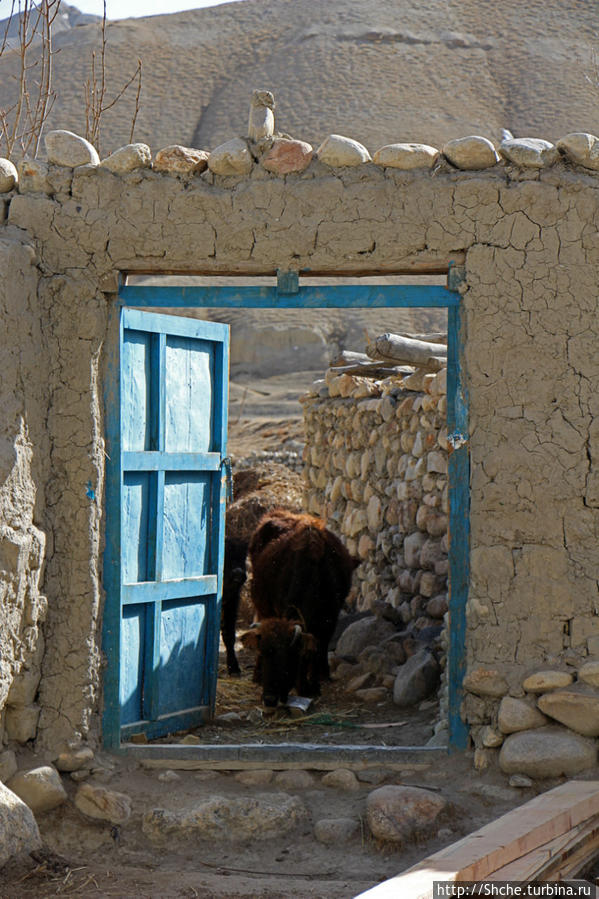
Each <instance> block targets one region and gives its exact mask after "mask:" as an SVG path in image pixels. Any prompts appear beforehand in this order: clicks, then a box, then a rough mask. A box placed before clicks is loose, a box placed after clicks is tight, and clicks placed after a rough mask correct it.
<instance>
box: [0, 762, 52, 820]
mask: <svg viewBox="0 0 599 899" xmlns="http://www.w3.org/2000/svg"><path fill="white" fill-rule="evenodd" d="M7 786H8V787H9V789H11V790H12V791H13V793H16V794H17V796H18V797H19V798H20V799H22V800H23V802H25V803H27V805H28V806H29V808H30V809H31V811H32V812H33V813H34V814H36V815H37V814H38V813H39V812H48V811H50V809H53V808H56V807H57V806H59V805H62V803H63V802H65V801H66V799H67V794H66V791H65V788H64V787H63V785H62V780H61V779H60V775H59V773H58V771H56V769H55V768H52V767H51V766H50V765H42V766H41V767H40V768H32V769H31V771H18V772H17V773H16V774H15V775H14V776H13V777H11V779H10V780H9V782H8V784H7Z"/></svg>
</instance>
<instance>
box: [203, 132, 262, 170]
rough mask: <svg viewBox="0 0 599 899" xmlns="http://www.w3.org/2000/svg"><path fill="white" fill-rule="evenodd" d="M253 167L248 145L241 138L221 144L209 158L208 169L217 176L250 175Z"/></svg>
mask: <svg viewBox="0 0 599 899" xmlns="http://www.w3.org/2000/svg"><path fill="white" fill-rule="evenodd" d="M252 165H253V161H252V156H251V153H250V151H249V150H248V148H247V144H246V142H245V141H244V140H242V139H241V138H239V137H234V138H233V140H228V141H227V142H226V143H224V144H220V146H218V147H216V149H214V150H213V151H212V153H211V154H210V156H209V157H208V168H209V169H210V171H211V172H214V174H215V175H249V173H250V172H251V170H252Z"/></svg>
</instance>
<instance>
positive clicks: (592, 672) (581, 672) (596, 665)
mask: <svg viewBox="0 0 599 899" xmlns="http://www.w3.org/2000/svg"><path fill="white" fill-rule="evenodd" d="M578 680H579V681H582V682H583V683H585V684H591V686H593V687H599V662H585V664H584V665H581V666H580V668H579V669H578Z"/></svg>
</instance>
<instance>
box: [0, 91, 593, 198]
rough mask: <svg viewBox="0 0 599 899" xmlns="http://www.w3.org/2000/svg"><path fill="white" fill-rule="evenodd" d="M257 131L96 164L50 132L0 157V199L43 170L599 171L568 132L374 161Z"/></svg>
mask: <svg viewBox="0 0 599 899" xmlns="http://www.w3.org/2000/svg"><path fill="white" fill-rule="evenodd" d="M257 93H265V92H257ZM268 111H269V112H270V109H268ZM250 119H251V116H250ZM273 127H274V126H273ZM251 133H252V129H251V123H250V135H251ZM259 133H260V135H261V136H260V137H256V139H252V138H251V136H250V137H249V138H241V137H239V138H233V139H232V140H230V141H227V142H226V143H224V144H221V145H220V146H218V147H216V148H215V149H214V150H212V152H208V151H206V150H197V149H194V148H190V147H183V146H180V145H178V144H175V145H172V146H169V147H165V148H163V149H161V150H159V151H158V152H157V153H156V155H155V157H154V159H153V160H152V154H151V150H150V148H149V147H148V146H147V144H143V143H132V144H128V145H126V146H124V147H120V148H119V149H118V150H116V151H115V152H114V153H111V154H110V156H108V157H106V158H105V159H103V160H102V161H100V159H99V157H98V154H97V153H96V150H95V149H94V147H92V146H91V144H89V143H88V141H86V140H85V139H84V138H82V137H79V136H78V135H76V134H73V133H72V132H69V131H51V132H49V133H48V134H47V135H46V138H45V141H46V150H47V161H46V162H43V161H40V160H37V159H36V160H30V159H24V160H21V161H20V162H19V163H18V165H17V166H15V165H14V164H13V163H12V162H11V161H10V160H8V159H0V194H6V193H9V192H11V191H14V190H19V191H20V192H29V191H33V192H38V191H40V192H44V193H52V192H53V188H52V185H51V184H50V182H49V181H48V164H54V165H58V166H63V167H66V168H79V167H80V166H85V167H86V168H87V167H89V166H91V167H96V168H104V169H107V170H108V171H110V172H112V173H113V174H117V175H126V174H127V173H129V172H133V171H135V170H136V169H148V168H153V170H154V171H155V172H160V173H164V175H165V176H172V175H175V176H188V177H193V176H201V177H204V178H209V179H210V178H211V177H213V176H216V177H225V178H226V177H230V176H237V177H240V176H241V177H247V176H249V175H250V174H251V172H252V170H253V169H254V167H256V166H257V167H259V168H261V169H262V170H263V171H264V172H268V173H270V174H272V175H273V176H282V177H284V176H286V175H288V174H293V173H297V174H299V173H301V172H304V171H305V170H306V169H307V168H308V167H309V166H311V165H312V166H314V165H316V164H317V163H320V164H322V165H324V166H327V167H332V168H338V167H356V166H365V165H374V166H377V167H380V168H383V169H384V168H392V169H396V170H399V171H404V172H409V171H412V172H413V171H415V170H420V171H421V172H423V171H427V170H428V171H429V172H430V174H431V176H434V175H436V174H438V173H439V172H451V171H481V170H483V169H490V168H495V167H501V168H503V169H505V170H506V171H507V172H514V173H517V171H518V170H519V169H520V170H529V172H530V171H532V172H534V171H537V172H538V171H540V170H542V169H546V168H548V167H551V166H554V165H556V164H558V163H559V162H560V161H562V162H565V163H566V164H569V165H575V166H580V167H581V168H582V169H584V170H585V171H586V172H588V173H591V172H597V173H599V138H597V137H595V136H594V135H592V134H589V133H586V132H573V133H571V134H567V135H566V136H565V137H563V138H561V139H560V140H558V141H557V143H556V144H555V145H554V144H552V143H550V142H549V141H546V140H542V139H540V138H508V139H506V140H503V141H502V142H501V143H500V144H499V146H498V147H497V148H496V147H495V145H494V144H493V143H492V142H491V141H490V140H488V139H487V138H485V137H482V136H480V135H469V136H467V137H462V138H458V139H456V140H451V141H448V142H447V143H446V144H444V145H443V147H442V148H441V149H440V150H438V149H436V148H435V147H430V146H428V145H426V144H418V143H392V144H387V145H386V146H384V147H381V148H379V149H378V150H376V151H375V152H374V153H373V155H372V156H371V155H370V153H369V152H368V150H367V149H366V147H364V146H363V145H362V144H360V143H358V142H357V141H354V140H352V139H351V138H348V137H343V136H342V135H338V134H331V135H329V136H328V137H327V138H325V140H324V141H323V142H322V143H321V145H320V146H319V147H318V149H317V150H316V151H314V150H313V148H312V147H311V146H310V144H308V143H306V142H305V141H302V140H295V139H292V138H290V137H288V136H282V135H278V134H276V133H275V132H274V130H273V129H272V128H271V129H270V130H269V129H267V131H266V132H263V131H260V132H259Z"/></svg>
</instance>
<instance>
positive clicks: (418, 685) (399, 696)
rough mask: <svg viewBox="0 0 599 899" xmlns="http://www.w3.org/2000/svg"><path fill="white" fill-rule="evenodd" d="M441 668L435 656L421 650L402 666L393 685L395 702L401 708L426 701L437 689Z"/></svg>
mask: <svg viewBox="0 0 599 899" xmlns="http://www.w3.org/2000/svg"><path fill="white" fill-rule="evenodd" d="M440 678H441V668H440V666H439V663H438V661H437V660H436V658H435V657H434V655H433V654H432V653H431V652H429V651H428V650H427V649H420V650H419V651H418V652H415V653H414V655H413V656H410V658H409V659H408V661H407V662H406V663H405V665H402V666H401V668H400V669H399V671H398V673H397V677H396V678H395V683H394V685H393V702H394V703H395V705H399V706H413V705H416V704H417V703H419V702H421V701H422V700H423V699H426V697H427V696H430V694H431V693H432V692H433V690H435V689H436V687H437V686H438V685H439V680H440Z"/></svg>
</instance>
